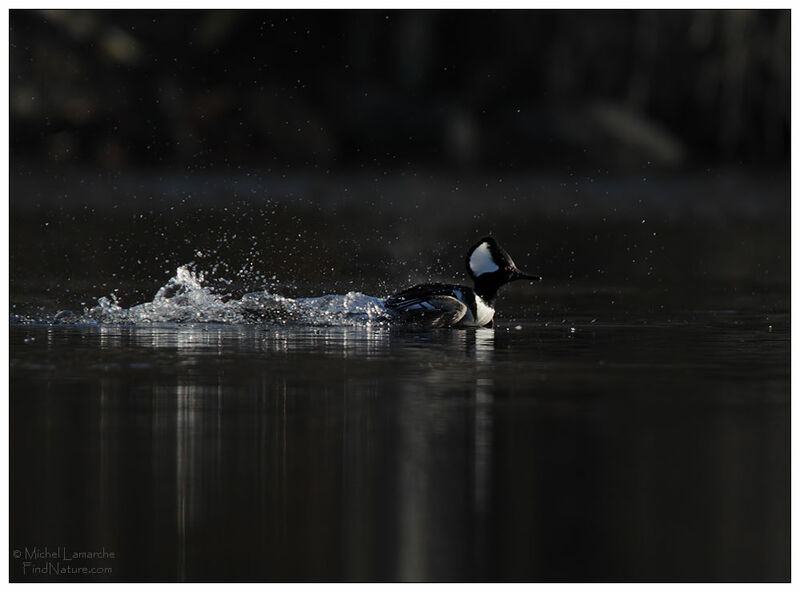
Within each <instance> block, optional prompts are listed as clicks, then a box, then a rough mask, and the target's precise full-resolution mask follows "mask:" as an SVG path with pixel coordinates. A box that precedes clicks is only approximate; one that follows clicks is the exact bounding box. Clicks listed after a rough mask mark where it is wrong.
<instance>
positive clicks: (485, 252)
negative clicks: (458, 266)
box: [469, 243, 500, 277]
mask: <svg viewBox="0 0 800 592" xmlns="http://www.w3.org/2000/svg"><path fill="white" fill-rule="evenodd" d="M469 268H470V269H471V270H472V273H474V274H475V277H477V276H479V275H483V274H484V273H491V272H493V271H497V270H498V269H500V267H499V266H498V265H497V263H495V262H494V258H493V257H492V251H491V250H489V243H481V244H480V245H478V247H477V248H476V249H475V250H474V251H472V255H470V256H469Z"/></svg>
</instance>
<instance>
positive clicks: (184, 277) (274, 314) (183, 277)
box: [70, 265, 389, 326]
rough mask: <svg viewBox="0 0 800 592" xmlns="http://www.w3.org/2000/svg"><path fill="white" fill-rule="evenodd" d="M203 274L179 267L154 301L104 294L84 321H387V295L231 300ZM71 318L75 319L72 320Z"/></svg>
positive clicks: (265, 294)
mask: <svg viewBox="0 0 800 592" xmlns="http://www.w3.org/2000/svg"><path fill="white" fill-rule="evenodd" d="M203 280H204V276H203V273H202V272H197V271H193V270H192V269H190V268H189V266H186V265H184V266H181V267H179V268H178V270H177V272H176V273H175V276H174V277H172V278H170V280H169V281H168V282H167V283H166V284H165V285H164V286H162V287H161V288H160V289H159V290H158V292H156V295H155V296H154V297H153V300H152V302H145V303H143V304H138V305H136V306H132V307H130V308H123V307H122V306H120V305H119V302H118V301H117V300H116V298H115V297H113V296H112V297H111V298H106V297H103V298H100V299H99V300H98V304H97V306H95V307H93V308H91V309H87V310H85V311H84V315H83V319H80V320H82V321H84V322H97V323H114V324H121V323H127V324H146V323H226V324H263V323H278V324H287V323H296V324H306V325H324V326H329V325H364V324H371V323H381V322H387V321H388V320H389V315H388V312H387V311H386V309H385V308H384V306H383V299H382V298H376V297H374V296H367V295H365V294H361V293H359V292H348V293H347V294H344V295H338V294H329V295H326V296H320V297H317V298H287V297H285V296H281V295H279V294H270V293H269V292H267V291H262V292H251V293H249V294H245V295H244V296H242V298H241V299H235V298H226V297H225V296H224V295H219V294H216V293H214V291H213V290H211V289H209V288H208V287H206V286H204V285H203ZM70 320H72V319H70Z"/></svg>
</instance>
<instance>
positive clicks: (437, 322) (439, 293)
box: [386, 284, 467, 327]
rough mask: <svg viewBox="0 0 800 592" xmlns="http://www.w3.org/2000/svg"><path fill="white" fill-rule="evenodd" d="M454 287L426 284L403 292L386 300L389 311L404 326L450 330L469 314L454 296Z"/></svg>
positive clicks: (464, 305) (465, 307)
mask: <svg viewBox="0 0 800 592" xmlns="http://www.w3.org/2000/svg"><path fill="white" fill-rule="evenodd" d="M452 294H453V290H452V287H449V286H438V285H436V284H425V285H420V286H414V287H413V288H409V289H408V290H403V291H402V292H398V293H397V294H395V295H393V296H390V297H389V298H387V299H386V308H388V309H389V310H390V311H391V313H392V315H393V316H394V317H395V318H397V319H398V320H401V321H402V322H405V323H411V324H415V325H423V326H426V327H449V326H451V325H455V324H456V323H458V322H459V321H460V320H461V319H462V318H464V315H466V314H467V305H466V304H464V303H463V302H461V301H460V300H458V299H457V298H456V297H455V296H453V295H452Z"/></svg>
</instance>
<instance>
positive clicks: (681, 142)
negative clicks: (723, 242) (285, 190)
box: [11, 10, 790, 170]
mask: <svg viewBox="0 0 800 592" xmlns="http://www.w3.org/2000/svg"><path fill="white" fill-rule="evenodd" d="M11 22H12V27H11V44H12V52H11V80H12V88H11V125H12V134H11V139H12V154H13V155H14V159H15V161H19V160H22V159H31V160H36V161H39V162H43V163H45V162H46V163H56V162H57V163H73V164H77V163H84V164H86V165H92V166H100V167H104V168H107V169H110V170H115V169H119V168H121V167H126V166H145V165H146V166H167V165H170V166H181V167H197V168H201V167H207V168H212V167H213V168H220V167H223V168H224V167H236V166H237V165H251V166H252V165H256V166H270V165H272V166H289V165H291V166H300V167H353V166H355V167H363V166H376V167H380V166H397V165H398V164H406V163H412V164H414V165H436V166H455V167H458V166H481V167H495V168H499V169H514V168H524V169H530V168H531V167H533V168H547V167H551V166H554V165H555V166H563V165H564V164H565V163H569V165H571V166H578V165H581V164H588V165H591V166H595V165H596V164H597V163H598V162H602V163H604V164H606V165H613V166H618V165H623V164H626V165H632V166H639V165H641V164H643V163H644V162H646V161H650V162H652V163H654V164H657V165H663V166H679V165H690V164H692V163H698V162H699V163H702V164H708V163H725V162H733V163H737V164H740V163H743V162H745V163H759V164H770V165H774V164H775V163H776V162H784V161H785V160H786V158H787V156H788V152H789V113H790V101H789V98H790V97H789V81H790V64H789V39H790V32H789V11H744V10H723V11H711V10H698V11H672V10H670V11H651V10H643V11H612V10H609V11H579V10H563V11H514V10H509V11H485V10H469V11H467V10H462V11H359V10H351V11H347V10H330V11H312V10H308V11H220V10H215V11H130V10H110V11H59V10H52V11H13V12H12V19H11Z"/></svg>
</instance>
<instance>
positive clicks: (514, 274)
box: [509, 268, 542, 282]
mask: <svg viewBox="0 0 800 592" xmlns="http://www.w3.org/2000/svg"><path fill="white" fill-rule="evenodd" d="M514 280H528V281H531V282H539V281H541V280H542V278H541V277H540V276H538V275H531V274H529V273H525V272H524V271H520V270H519V269H516V268H514V269H512V270H511V279H510V280H509V281H510V282H513V281H514Z"/></svg>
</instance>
